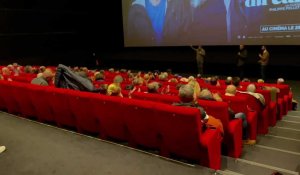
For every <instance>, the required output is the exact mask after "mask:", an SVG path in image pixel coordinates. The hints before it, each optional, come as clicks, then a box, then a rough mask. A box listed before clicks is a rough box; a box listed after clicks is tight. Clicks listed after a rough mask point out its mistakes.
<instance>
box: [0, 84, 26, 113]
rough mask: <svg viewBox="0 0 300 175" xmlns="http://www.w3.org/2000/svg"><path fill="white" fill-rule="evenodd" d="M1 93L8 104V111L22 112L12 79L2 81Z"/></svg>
mask: <svg viewBox="0 0 300 175" xmlns="http://www.w3.org/2000/svg"><path fill="white" fill-rule="evenodd" d="M0 90H1V94H2V99H3V100H4V103H5V105H6V109H7V112H8V113H11V114H21V110H20V106H19V103H18V102H17V100H16V98H18V97H16V96H14V94H13V92H14V86H13V85H12V82H11V81H1V89H0Z"/></svg>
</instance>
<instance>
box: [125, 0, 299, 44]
mask: <svg viewBox="0 0 300 175" xmlns="http://www.w3.org/2000/svg"><path fill="white" fill-rule="evenodd" d="M122 3H123V24H124V42H125V46H186V45H199V44H200V45H238V44H241V43H242V44H247V45H263V44H268V45H299V44H300V17H299V16H300V0H123V1H122Z"/></svg>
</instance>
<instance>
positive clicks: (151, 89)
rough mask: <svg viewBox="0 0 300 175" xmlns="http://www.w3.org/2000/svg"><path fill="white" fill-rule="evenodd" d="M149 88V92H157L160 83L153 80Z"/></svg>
mask: <svg viewBox="0 0 300 175" xmlns="http://www.w3.org/2000/svg"><path fill="white" fill-rule="evenodd" d="M147 88H148V92H149V93H157V92H158V89H159V84H158V82H151V83H149V84H148V86H147Z"/></svg>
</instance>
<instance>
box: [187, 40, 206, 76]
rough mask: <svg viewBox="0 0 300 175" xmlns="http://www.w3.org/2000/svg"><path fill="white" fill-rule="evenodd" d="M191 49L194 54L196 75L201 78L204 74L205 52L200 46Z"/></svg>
mask: <svg viewBox="0 0 300 175" xmlns="http://www.w3.org/2000/svg"><path fill="white" fill-rule="evenodd" d="M191 48H192V49H193V50H194V51H195V52H196V61H197V68H198V74H200V75H201V76H202V75H203V72H204V71H203V64H204V58H205V55H206V53H205V50H204V49H203V48H202V46H198V48H195V47H193V46H191Z"/></svg>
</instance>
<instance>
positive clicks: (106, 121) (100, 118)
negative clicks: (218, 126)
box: [0, 81, 241, 169]
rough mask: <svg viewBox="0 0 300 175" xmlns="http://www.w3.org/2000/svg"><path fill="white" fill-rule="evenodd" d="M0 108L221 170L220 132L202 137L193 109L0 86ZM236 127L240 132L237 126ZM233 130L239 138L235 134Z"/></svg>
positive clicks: (9, 84) (3, 83)
mask: <svg viewBox="0 0 300 175" xmlns="http://www.w3.org/2000/svg"><path fill="white" fill-rule="evenodd" d="M224 105H227V104H226V103H224ZM0 108H1V109H2V110H7V111H8V112H9V113H13V114H19V115H21V116H24V117H28V118H30V117H33V118H36V119H37V120H38V121H41V122H45V121H47V122H55V123H56V124H57V125H58V126H60V127H63V126H70V127H75V128H77V130H78V131H79V132H92V133H99V135H100V137H101V138H104V139H108V138H114V139H119V140H123V141H128V143H129V144H130V145H131V146H134V147H138V146H139V145H141V146H144V147H148V148H153V149H157V150H159V151H160V154H161V155H163V156H167V157H171V156H172V155H176V156H179V157H182V158H186V159H192V160H196V161H198V162H199V163H200V165H203V166H207V167H210V168H212V169H220V167H221V141H222V138H221V136H220V132H219V131H218V130H211V129H207V130H205V131H202V123H201V121H200V112H199V110H198V109H196V108H185V107H177V106H172V105H168V104H162V103H157V102H151V101H145V100H137V99H129V98H119V97H111V96H105V95H101V94H94V93H88V92H80V91H74V90H67V89H60V88H55V87H44V86H38V85H32V84H28V83H20V82H14V81H12V82H9V81H0ZM236 125H237V126H240V124H239V122H238V121H237V122H236ZM237 130H238V132H237V133H238V134H239V135H237V137H239V138H240V137H241V135H240V134H241V133H240V132H239V131H240V130H241V128H237ZM228 132H232V133H233V132H234V131H228Z"/></svg>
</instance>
